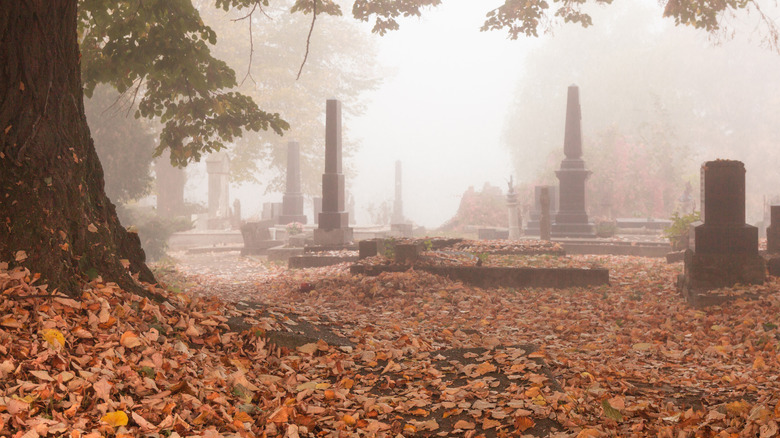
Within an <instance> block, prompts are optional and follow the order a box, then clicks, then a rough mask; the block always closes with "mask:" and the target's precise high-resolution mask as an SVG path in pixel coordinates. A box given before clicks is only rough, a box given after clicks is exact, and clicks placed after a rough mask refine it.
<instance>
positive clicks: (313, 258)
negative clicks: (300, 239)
mask: <svg viewBox="0 0 780 438" xmlns="http://www.w3.org/2000/svg"><path fill="white" fill-rule="evenodd" d="M357 260H358V258H357V256H325V255H305V254H304V255H301V256H295V257H290V258H289V259H288V260H287V267H288V268H290V269H303V268H321V267H323V266H331V265H338V264H339V263H344V262H356V261H357Z"/></svg>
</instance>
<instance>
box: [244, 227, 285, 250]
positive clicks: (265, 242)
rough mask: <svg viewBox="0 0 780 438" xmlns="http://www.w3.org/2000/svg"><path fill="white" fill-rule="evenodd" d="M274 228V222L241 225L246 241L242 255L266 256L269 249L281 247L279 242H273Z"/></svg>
mask: <svg viewBox="0 0 780 438" xmlns="http://www.w3.org/2000/svg"><path fill="white" fill-rule="evenodd" d="M273 226H274V221H273V220H263V221H259V222H247V223H245V224H243V225H241V237H243V239H244V248H243V249H241V255H248V254H265V253H266V251H268V248H272V247H274V246H278V245H280V242H279V241H276V240H273V239H272V237H271V227H273Z"/></svg>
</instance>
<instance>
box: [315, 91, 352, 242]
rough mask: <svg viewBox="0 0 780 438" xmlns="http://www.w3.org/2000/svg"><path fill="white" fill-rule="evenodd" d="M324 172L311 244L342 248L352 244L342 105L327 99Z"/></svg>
mask: <svg viewBox="0 0 780 438" xmlns="http://www.w3.org/2000/svg"><path fill="white" fill-rule="evenodd" d="M325 114H326V116H325V173H323V174H322V212H321V213H320V214H319V222H318V224H317V228H316V229H315V230H314V243H315V244H316V245H322V246H343V245H345V244H347V243H350V242H352V228H350V226H349V213H348V212H347V211H346V199H345V187H344V174H343V173H342V171H341V102H339V101H338V100H335V99H329V100H328V101H327V103H326V111H325Z"/></svg>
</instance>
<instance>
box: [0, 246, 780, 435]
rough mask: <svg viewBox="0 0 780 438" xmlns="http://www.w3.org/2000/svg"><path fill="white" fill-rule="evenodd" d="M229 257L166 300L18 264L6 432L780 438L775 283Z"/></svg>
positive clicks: (1, 338)
mask: <svg viewBox="0 0 780 438" xmlns="http://www.w3.org/2000/svg"><path fill="white" fill-rule="evenodd" d="M222 257H223V259H224V260H223V261H224V262H225V266H222V265H220V264H219V263H217V262H216V261H215V259H209V258H205V257H204V258H201V257H199V256H196V257H190V258H188V259H187V260H186V261H181V262H180V265H179V266H176V265H168V266H161V267H160V269H158V278H159V279H160V280H162V281H163V282H165V284H166V285H167V287H170V288H172V289H174V292H168V291H166V290H163V289H161V288H155V286H149V287H150V288H152V289H154V290H155V291H156V292H158V293H160V294H163V295H165V296H166V297H167V299H168V302H166V303H161V304H158V303H154V302H150V301H149V300H146V299H143V298H140V297H138V296H136V295H132V294H128V293H126V292H124V291H121V290H120V289H119V288H118V287H116V286H115V285H112V284H101V283H100V282H99V280H95V281H93V282H92V283H90V284H87V285H85V288H84V291H83V293H82V295H81V296H80V297H79V301H77V300H74V299H72V298H70V297H64V296H60V297H56V298H53V299H52V298H50V297H49V298H46V297H45V296H44V295H41V293H42V290H41V289H39V287H38V286H37V284H36V283H35V277H34V276H32V275H30V273H28V272H25V271H24V270H23V269H14V270H8V268H7V265H4V264H0V285H3V287H2V288H1V289H2V290H3V294H4V299H3V300H2V302H0V306H2V307H0V309H1V311H0V354H1V355H0V407H2V408H0V435H4V436H6V435H7V436H17V435H19V436H21V435H22V433H24V431H30V430H34V431H35V433H36V434H37V436H46V435H47V434H49V435H52V434H54V435H57V434H61V433H62V432H63V431H68V430H71V431H75V430H78V431H80V433H81V436H99V435H102V436H107V435H115V436H139V435H150V436H151V435H154V434H158V435H165V436H201V437H219V436H242V437H243V436H247V437H255V436H257V437H259V436H280V437H281V436H285V437H303V436H315V435H321V436H388V437H389V436H398V435H399V434H401V435H404V436H468V437H478V436H485V437H504V436H562V437H563V436H566V437H569V436H571V437H577V436H581V437H595V436H615V435H618V436H631V435H633V436H680V435H685V436H693V435H696V434H698V435H701V436H715V435H718V436H720V435H723V436H737V435H738V434H741V435H742V436H761V437H772V436H777V434H778V424H777V419H778V417H780V383H778V378H777V376H778V375H780V354H779V353H780V350H779V349H778V343H780V330H779V329H778V326H779V325H780V320H778V315H780V283H778V281H777V279H775V278H770V280H769V281H768V282H767V283H766V284H765V285H763V286H753V287H750V288H747V287H741V286H740V287H735V288H732V289H730V290H728V291H725V292H726V293H728V294H732V295H733V296H734V300H733V301H732V302H730V303H729V304H728V305H725V306H719V307H712V308H706V309H695V308H691V307H689V306H688V305H687V304H686V303H685V302H684V301H683V300H682V299H681V297H680V296H679V294H678V293H677V292H676V290H675V287H674V278H675V276H676V275H677V273H679V272H680V270H681V264H674V265H668V264H666V263H664V262H663V261H662V260H658V259H642V258H636V257H617V256H574V257H572V258H576V259H577V260H578V263H583V264H585V265H601V266H604V267H608V268H609V270H610V276H611V283H610V284H609V285H606V286H599V287H591V288H572V289H561V290H553V289H541V288H537V289H506V288H501V289H481V288H474V287H469V286H466V285H463V284H461V283H457V282H452V281H449V280H447V279H445V278H441V277H437V276H435V275H431V274H428V273H425V272H417V271H408V272H398V273H383V274H381V275H379V276H377V277H363V276H353V275H350V274H349V273H348V270H347V265H340V266H335V267H330V268H318V269H308V270H297V271H287V270H286V269H283V268H278V267H269V266H265V265H263V264H262V263H260V262H259V260H252V259H243V260H242V259H239V258H237V257H234V255H231V254H223V255H222ZM580 257H581V258H580ZM179 289H181V290H179ZM746 293H751V294H756V295H757V296H758V299H755V300H745V299H742V298H740V296H741V295H743V294H746ZM33 352H35V353H34V354H33ZM79 397H81V398H79ZM28 436H33V435H32V434H31V433H30V434H28Z"/></svg>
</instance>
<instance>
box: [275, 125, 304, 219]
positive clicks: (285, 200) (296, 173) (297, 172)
mask: <svg viewBox="0 0 780 438" xmlns="http://www.w3.org/2000/svg"><path fill="white" fill-rule="evenodd" d="M277 220H278V222H277V223H278V224H281V225H286V224H289V223H291V222H298V223H301V224H305V223H306V215H305V214H303V193H302V192H301V147H300V145H299V144H298V142H296V141H291V142H289V143H287V186H286V189H285V192H284V196H283V197H282V214H280V215H279V218H278V219H277Z"/></svg>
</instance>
